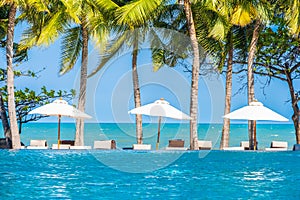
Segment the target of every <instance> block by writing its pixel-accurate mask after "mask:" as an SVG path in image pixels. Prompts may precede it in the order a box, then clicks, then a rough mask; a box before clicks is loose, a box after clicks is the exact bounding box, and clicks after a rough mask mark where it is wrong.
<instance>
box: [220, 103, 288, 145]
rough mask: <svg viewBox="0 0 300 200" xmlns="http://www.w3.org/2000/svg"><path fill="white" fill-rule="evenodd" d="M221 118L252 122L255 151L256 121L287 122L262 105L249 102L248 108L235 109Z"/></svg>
mask: <svg viewBox="0 0 300 200" xmlns="http://www.w3.org/2000/svg"><path fill="white" fill-rule="evenodd" d="M223 117H224V118H228V119H244V120H252V121H253V122H254V135H253V140H254V141H253V144H254V149H256V121H257V120H264V121H289V120H288V119H287V118H285V117H283V116H281V115H279V114H278V113H276V112H274V111H272V110H271V109H269V108H267V107H265V106H263V104H262V103H261V102H258V101H254V102H251V103H250V104H249V105H248V106H244V107H242V108H240V109H237V110H235V111H233V112H231V113H229V114H227V115H224V116H223Z"/></svg>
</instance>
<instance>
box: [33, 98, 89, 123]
mask: <svg viewBox="0 0 300 200" xmlns="http://www.w3.org/2000/svg"><path fill="white" fill-rule="evenodd" d="M29 114H40V115H48V116H59V115H60V116H66V117H71V118H81V119H89V118H92V117H91V116H89V115H87V114H85V113H84V112H81V111H80V110H78V109H76V108H74V107H73V106H71V105H69V104H68V102H66V101H65V100H62V99H57V100H55V101H53V102H52V103H49V104H46V105H44V106H41V107H39V108H36V109H34V110H32V111H30V112H29Z"/></svg>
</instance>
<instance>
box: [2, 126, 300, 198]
mask: <svg viewBox="0 0 300 200" xmlns="http://www.w3.org/2000/svg"><path fill="white" fill-rule="evenodd" d="M156 125H157V124H148V125H147V124H146V125H145V127H144V143H148V144H151V145H152V147H155V142H156V131H157V127H156ZM221 129H222V125H219V124H200V125H199V139H205V140H212V141H214V144H215V145H214V149H218V148H219V140H220V134H221ZM134 130H135V127H134V125H133V124H86V131H85V144H86V145H92V144H93V141H94V140H100V139H114V140H116V142H117V146H118V149H119V150H113V151H112V150H110V151H103V150H0V158H1V159H0V166H1V167H0V180H1V181H0V199H220V198H222V199H299V198H300V152H299V151H285V152H265V151H243V152H238V151H236V152H232V151H219V150H212V151H163V150H159V151H130V150H126V151H125V150H121V149H122V147H128V146H131V145H132V144H133V143H135V136H134ZM74 133H75V125H74V124H72V123H67V124H62V133H61V135H62V139H65V140H70V139H73V138H74ZM188 134H189V132H188V124H181V125H180V124H164V126H163V128H162V132H161V143H160V148H161V149H163V148H164V147H165V146H166V145H167V144H168V140H169V139H184V140H185V141H186V146H188V141H189V139H188V138H189V136H188ZM21 138H22V141H23V143H25V144H26V145H27V144H29V141H30V139H46V140H47V141H48V143H49V144H50V145H51V144H52V143H55V142H56V141H57V125H56V124H54V123H50V124H47V123H32V124H27V125H26V126H24V128H23V131H22V137H21ZM257 139H258V141H259V148H264V147H268V146H269V145H270V142H271V141H272V140H280V141H281V140H282V141H288V143H289V148H291V147H292V145H293V144H294V143H295V135H294V133H293V126H292V125H289V124H284V125H278V124H260V125H258V127H257ZM242 140H247V125H245V124H235V125H232V129H231V137H230V146H238V145H239V142H240V141H242Z"/></svg>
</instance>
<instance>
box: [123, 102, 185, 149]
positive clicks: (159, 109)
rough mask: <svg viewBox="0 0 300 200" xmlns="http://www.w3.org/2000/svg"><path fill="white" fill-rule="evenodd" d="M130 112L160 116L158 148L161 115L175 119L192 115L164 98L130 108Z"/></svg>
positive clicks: (159, 122)
mask: <svg viewBox="0 0 300 200" xmlns="http://www.w3.org/2000/svg"><path fill="white" fill-rule="evenodd" d="M128 113H129V114H142V115H149V116H157V117H159V119H158V134H157V143H156V149H158V145H159V137H160V124H161V117H168V118H173V119H183V120H190V119H191V117H190V116H188V115H187V114H185V113H183V112H181V111H180V110H178V109H176V108H175V107H173V106H171V105H170V103H169V102H167V101H165V100H164V99H160V100H156V101H155V102H154V103H150V104H147V105H144V106H141V107H138V108H134V109H132V110H130V111H129V112H128Z"/></svg>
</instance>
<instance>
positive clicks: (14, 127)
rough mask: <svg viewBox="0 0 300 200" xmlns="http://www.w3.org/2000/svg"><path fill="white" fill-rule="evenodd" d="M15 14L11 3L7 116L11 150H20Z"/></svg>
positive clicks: (7, 48)
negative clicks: (16, 104) (15, 63)
mask: <svg viewBox="0 0 300 200" xmlns="http://www.w3.org/2000/svg"><path fill="white" fill-rule="evenodd" d="M16 12H17V7H16V5H15V3H12V5H11V8H10V11H9V17H8V27H7V39H6V60H7V93H8V116H9V120H10V126H11V136H12V138H11V139H12V148H13V149H20V148H21V141H20V134H19V131H18V123H17V117H16V106H15V91H14V87H15V86H14V70H13V62H12V59H13V43H14V42H13V41H14V29H15V17H16Z"/></svg>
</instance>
